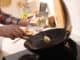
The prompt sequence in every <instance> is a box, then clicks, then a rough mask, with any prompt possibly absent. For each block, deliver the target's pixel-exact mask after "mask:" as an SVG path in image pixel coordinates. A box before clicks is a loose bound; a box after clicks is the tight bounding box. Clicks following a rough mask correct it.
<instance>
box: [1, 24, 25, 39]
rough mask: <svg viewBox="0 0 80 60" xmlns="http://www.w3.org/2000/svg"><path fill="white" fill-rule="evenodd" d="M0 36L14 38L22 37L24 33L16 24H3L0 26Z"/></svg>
mask: <svg viewBox="0 0 80 60" xmlns="http://www.w3.org/2000/svg"><path fill="white" fill-rule="evenodd" d="M0 36H3V37H9V38H11V39H15V38H18V37H19V38H23V37H24V36H26V34H25V33H24V32H23V31H22V30H21V29H20V28H19V26H18V25H5V26H2V27H0Z"/></svg>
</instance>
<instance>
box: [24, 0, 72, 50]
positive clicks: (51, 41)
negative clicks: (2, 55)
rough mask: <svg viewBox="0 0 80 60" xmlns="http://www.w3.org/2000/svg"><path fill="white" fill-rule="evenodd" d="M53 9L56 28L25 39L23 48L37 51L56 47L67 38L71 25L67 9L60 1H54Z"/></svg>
mask: <svg viewBox="0 0 80 60" xmlns="http://www.w3.org/2000/svg"><path fill="white" fill-rule="evenodd" d="M54 9H55V16H56V20H57V21H56V22H57V24H56V28H55V29H54V28H52V29H48V30H45V31H41V32H39V33H38V34H36V35H33V36H31V37H30V38H28V39H26V42H25V43H24V46H25V47H26V48H28V49H32V50H39V49H42V48H49V47H51V46H56V45H58V44H60V43H62V42H64V41H65V40H67V38H68V37H69V34H70V32H71V24H70V20H69V14H68V11H67V8H66V6H65V4H64V2H63V1H62V0H54Z"/></svg>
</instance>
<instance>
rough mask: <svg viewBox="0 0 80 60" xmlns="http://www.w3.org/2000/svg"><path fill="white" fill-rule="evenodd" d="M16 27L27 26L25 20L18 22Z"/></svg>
mask: <svg viewBox="0 0 80 60" xmlns="http://www.w3.org/2000/svg"><path fill="white" fill-rule="evenodd" d="M18 25H20V26H27V22H26V21H25V20H24V21H23V20H20V21H19V23H18Z"/></svg>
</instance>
